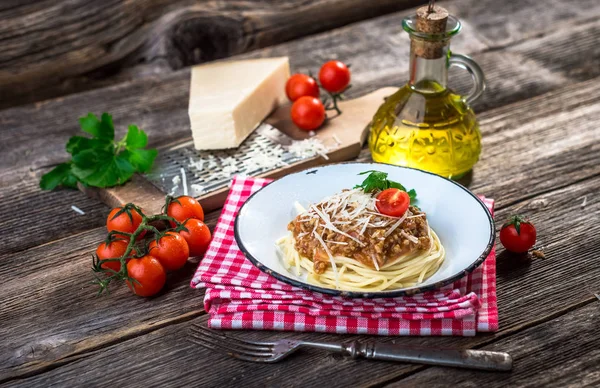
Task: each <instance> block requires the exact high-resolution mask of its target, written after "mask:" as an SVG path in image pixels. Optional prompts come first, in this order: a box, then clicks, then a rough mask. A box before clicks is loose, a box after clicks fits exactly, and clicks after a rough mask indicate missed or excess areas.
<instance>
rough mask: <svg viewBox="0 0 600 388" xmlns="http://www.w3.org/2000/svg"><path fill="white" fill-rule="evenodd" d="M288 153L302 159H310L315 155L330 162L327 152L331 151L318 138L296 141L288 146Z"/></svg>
mask: <svg viewBox="0 0 600 388" xmlns="http://www.w3.org/2000/svg"><path fill="white" fill-rule="evenodd" d="M288 151H290V152H291V153H292V154H294V155H295V156H298V157H300V158H310V157H313V156H315V155H321V156H322V157H323V158H325V160H329V157H328V156H327V151H329V149H328V148H327V147H326V146H325V144H323V143H322V142H321V141H320V140H319V139H317V138H310V139H304V140H299V141H294V142H292V144H290V145H289V146H288Z"/></svg>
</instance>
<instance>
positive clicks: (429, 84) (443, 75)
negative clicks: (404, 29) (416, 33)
mask: <svg viewBox="0 0 600 388" xmlns="http://www.w3.org/2000/svg"><path fill="white" fill-rule="evenodd" d="M414 43H415V42H412V44H411V50H410V81H409V85H410V86H411V88H412V89H413V90H416V91H418V92H421V93H439V92H442V91H444V90H445V89H446V85H447V84H448V65H447V61H446V59H447V53H448V46H449V45H445V46H444V47H441V48H439V51H438V52H437V53H436V54H437V55H435V56H436V58H423V57H422V56H418V55H417V54H416V52H415V51H419V50H418V49H417V50H415V44H414ZM438 55H439V56H438Z"/></svg>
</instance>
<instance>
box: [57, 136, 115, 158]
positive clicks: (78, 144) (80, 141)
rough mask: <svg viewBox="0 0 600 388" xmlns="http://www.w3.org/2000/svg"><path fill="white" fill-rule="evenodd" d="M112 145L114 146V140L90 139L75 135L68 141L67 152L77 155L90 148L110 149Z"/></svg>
mask: <svg viewBox="0 0 600 388" xmlns="http://www.w3.org/2000/svg"><path fill="white" fill-rule="evenodd" d="M111 147H113V148H114V145H113V142H112V141H110V140H107V139H97V138H93V139H90V138H88V137H83V136H73V137H71V138H70V139H69V141H68V142H67V152H68V153H70V154H71V155H76V154H78V153H80V152H81V151H84V150H88V149H90V148H100V149H106V150H109V149H111Z"/></svg>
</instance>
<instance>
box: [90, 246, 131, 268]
mask: <svg viewBox="0 0 600 388" xmlns="http://www.w3.org/2000/svg"><path fill="white" fill-rule="evenodd" d="M127 245H128V242H127V241H123V240H114V241H111V242H110V243H109V244H108V245H107V244H106V243H105V242H103V243H101V244H100V245H98V248H96V256H98V259H100V261H104V260H107V259H118V258H119V257H121V256H123V255H124V254H125V251H126V250H127ZM101 267H102V268H104V269H112V270H113V271H115V272H119V271H120V270H121V263H120V262H119V261H109V262H107V263H102V264H101Z"/></svg>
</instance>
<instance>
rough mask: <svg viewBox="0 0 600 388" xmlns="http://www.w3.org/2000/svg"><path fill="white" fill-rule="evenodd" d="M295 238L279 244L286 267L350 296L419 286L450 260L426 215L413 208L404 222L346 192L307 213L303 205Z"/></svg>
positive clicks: (373, 201) (369, 197) (370, 197)
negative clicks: (446, 257)
mask: <svg viewBox="0 0 600 388" xmlns="http://www.w3.org/2000/svg"><path fill="white" fill-rule="evenodd" d="M296 208H297V210H298V212H299V214H298V216H297V217H296V218H295V219H294V220H293V221H292V222H290V224H289V225H288V229H289V231H290V233H289V234H288V235H286V236H285V237H283V238H281V239H280V240H278V241H277V246H278V248H279V250H280V252H281V254H282V256H283V263H284V265H285V267H286V268H287V269H288V270H290V271H294V272H295V273H296V275H298V276H301V275H302V274H303V273H307V274H308V275H307V281H308V282H309V283H311V284H315V285H319V286H323V287H326V288H334V289H338V290H345V291H362V292H373V291H384V290H390V289H398V288H405V287H410V286H414V285H416V284H419V283H422V282H423V281H424V280H425V279H427V278H429V277H430V276H431V275H433V274H434V273H435V272H436V271H437V270H438V268H439V267H440V265H441V264H442V262H443V261H444V258H445V250H444V247H443V245H442V243H441V242H440V239H439V237H438V236H437V234H436V233H435V232H434V231H433V230H432V229H431V228H430V227H429V224H428V222H427V219H426V215H425V213H423V212H421V211H420V210H419V209H418V208H416V207H414V206H410V207H409V208H408V209H407V210H406V212H405V213H404V214H403V215H402V216H400V217H392V216H388V215H385V214H382V213H380V212H379V211H378V208H377V196H376V195H374V194H369V193H365V192H364V191H362V190H361V189H353V190H345V191H342V192H341V193H339V194H336V195H334V196H331V197H328V198H325V199H324V200H323V201H321V202H319V203H317V204H313V205H310V206H309V208H308V209H307V210H305V209H303V208H302V207H301V206H299V205H298V204H297V205H296Z"/></svg>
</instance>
